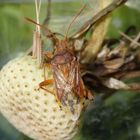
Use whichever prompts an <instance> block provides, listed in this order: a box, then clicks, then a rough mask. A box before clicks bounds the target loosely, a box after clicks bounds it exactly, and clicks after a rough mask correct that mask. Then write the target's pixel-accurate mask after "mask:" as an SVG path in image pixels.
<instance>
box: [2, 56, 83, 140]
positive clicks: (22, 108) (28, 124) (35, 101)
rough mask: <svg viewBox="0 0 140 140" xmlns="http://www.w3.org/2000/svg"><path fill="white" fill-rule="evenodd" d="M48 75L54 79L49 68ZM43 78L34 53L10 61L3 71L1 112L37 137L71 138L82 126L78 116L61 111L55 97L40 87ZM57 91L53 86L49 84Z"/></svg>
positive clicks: (28, 133)
mask: <svg viewBox="0 0 140 140" xmlns="http://www.w3.org/2000/svg"><path fill="white" fill-rule="evenodd" d="M46 77H47V78H48V79H51V78H52V73H51V69H50V68H49V67H47V68H46ZM43 80H44V72H43V69H39V68H38V66H37V65H36V60H35V59H33V58H32V57H31V56H22V57H18V58H16V59H13V60H11V61H10V62H9V63H8V64H6V65H5V66H4V67H3V68H2V70H1V72H0V111H1V113H2V114H3V115H4V116H5V117H6V118H7V120H8V121H9V122H10V123H11V124H13V125H14V126H15V127H16V128H17V129H18V130H19V131H21V132H23V133H24V134H26V135H28V136H29V137H31V138H33V139H36V140H71V139H72V138H73V136H74V135H75V134H76V133H77V131H78V129H79V125H78V122H79V116H80V113H81V110H82V105H79V109H78V110H79V116H77V118H75V119H73V118H74V116H72V114H70V113H68V112H65V111H64V110H61V109H60V107H59V105H58V103H57V101H56V97H55V96H54V95H52V94H50V93H47V92H46V91H44V90H42V89H38V85H39V83H40V82H42V81H43ZM49 89H50V90H54V85H50V86H49Z"/></svg>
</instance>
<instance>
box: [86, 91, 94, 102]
mask: <svg viewBox="0 0 140 140" xmlns="http://www.w3.org/2000/svg"><path fill="white" fill-rule="evenodd" d="M84 96H85V97H86V98H87V99H89V100H93V95H92V94H91V92H90V91H89V90H88V89H86V90H85V94H84Z"/></svg>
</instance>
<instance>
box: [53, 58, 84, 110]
mask: <svg viewBox="0 0 140 140" xmlns="http://www.w3.org/2000/svg"><path fill="white" fill-rule="evenodd" d="M53 75H54V80H55V86H56V92H57V98H58V100H59V101H60V102H61V103H62V105H64V106H70V107H71V108H74V107H73V106H74V104H77V103H78V100H79V98H80V97H83V95H84V94H83V89H84V88H83V84H82V80H81V78H80V73H79V65H78V62H77V61H72V62H70V63H66V64H63V65H55V64H54V65H53Z"/></svg>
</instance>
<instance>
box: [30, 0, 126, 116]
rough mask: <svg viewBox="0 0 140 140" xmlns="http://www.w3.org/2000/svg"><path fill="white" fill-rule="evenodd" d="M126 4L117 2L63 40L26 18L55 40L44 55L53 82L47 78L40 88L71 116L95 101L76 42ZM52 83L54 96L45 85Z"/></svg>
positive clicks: (118, 0)
mask: <svg viewBox="0 0 140 140" xmlns="http://www.w3.org/2000/svg"><path fill="white" fill-rule="evenodd" d="M124 2H126V0H116V1H114V2H113V3H111V4H110V5H109V6H108V7H106V8H105V9H103V10H102V11H100V12H99V13H97V14H96V15H95V16H94V17H92V18H91V19H90V20H88V21H87V22H86V23H85V24H84V25H83V26H82V27H81V28H80V29H79V30H78V31H77V32H76V33H75V34H74V35H73V36H71V37H69V38H68V37H67V34H66V36H65V37H64V38H63V39H62V40H60V39H59V38H57V36H56V34H55V33H52V32H51V31H50V30H49V29H48V28H46V27H44V26H43V25H40V24H39V23H36V22H35V21H33V20H31V19H28V18H27V20H28V21H30V22H33V23H34V24H36V25H38V26H40V27H42V28H45V31H46V33H45V35H46V37H47V38H49V39H50V40H51V41H52V43H53V48H54V51H53V53H52V54H51V57H50V56H48V55H47V54H45V57H50V65H51V68H52V73H53V79H45V80H44V81H42V82H41V83H40V84H39V87H40V88H42V89H44V90H46V91H47V92H49V93H51V94H54V95H55V96H56V99H57V101H58V103H59V104H60V106H62V107H64V108H68V109H69V110H70V112H72V114H75V112H76V110H77V104H79V103H80V102H81V101H82V100H83V99H84V98H87V99H89V100H92V99H93V95H92V94H91V93H90V92H89V91H88V90H87V89H86V88H85V86H84V84H83V81H82V77H81V74H80V63H79V60H78V58H77V56H76V54H75V51H74V43H75V41H76V40H77V39H79V38H81V37H82V36H84V34H85V33H86V32H87V31H88V30H89V29H90V28H91V27H92V26H93V25H94V24H95V23H96V22H97V21H99V20H100V19H101V18H103V17H104V16H106V15H107V14H108V13H110V12H111V11H112V10H113V9H115V8H116V7H118V6H120V5H121V4H122V3H124ZM82 9H84V8H82ZM82 9H81V10H80V12H81V11H82ZM80 12H79V13H80ZM79 13H78V14H79ZM70 26H71V24H70ZM70 26H69V28H70ZM69 28H68V30H69ZM68 30H67V32H68ZM49 84H54V85H55V89H56V93H53V92H52V91H49V90H48V89H47V88H46V86H47V85H49Z"/></svg>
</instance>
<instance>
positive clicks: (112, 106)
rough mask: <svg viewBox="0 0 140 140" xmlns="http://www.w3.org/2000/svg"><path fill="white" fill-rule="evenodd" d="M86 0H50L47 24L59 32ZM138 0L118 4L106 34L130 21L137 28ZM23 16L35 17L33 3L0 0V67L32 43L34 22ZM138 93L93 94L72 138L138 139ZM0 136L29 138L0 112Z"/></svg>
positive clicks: (43, 10)
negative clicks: (104, 95) (31, 22)
mask: <svg viewBox="0 0 140 140" xmlns="http://www.w3.org/2000/svg"><path fill="white" fill-rule="evenodd" d="M90 1H91V0H89V1H88V0H75V1H72V0H70V1H66V0H63V1H62V0H61V1H60V0H56V1H55V2H53V3H52V8H51V13H52V16H51V21H50V22H52V24H51V26H50V28H51V29H52V30H54V31H58V32H59V31H60V32H61V30H62V27H64V26H66V27H67V25H68V23H69V21H70V19H71V18H72V16H73V15H74V14H75V13H76V11H78V9H79V8H80V7H81V5H83V3H85V2H90ZM138 1H140V0H138ZM138 1H137V0H136V1H132V2H133V3H131V4H130V3H128V5H132V4H133V5H132V6H130V7H127V6H122V7H121V8H118V9H117V10H115V12H113V19H112V21H111V24H110V26H109V31H108V34H107V37H116V38H117V37H119V34H118V30H122V31H125V30H126V29H127V28H128V27H129V26H130V25H134V26H135V27H136V28H137V30H139V31H140V11H139V6H140V2H138ZM137 2H138V3H137ZM96 3H98V0H95V7H93V8H95V9H93V10H96V6H97V5H96ZM132 7H133V8H132ZM46 8H47V5H46V3H43V5H42V7H41V16H40V19H41V22H43V20H44V17H45V16H46ZM24 17H30V18H32V19H35V7H34V4H33V3H32V2H30V1H27V2H25V1H20V0H19V1H12V0H11V1H10V0H9V1H5V0H3V1H2V0H0V68H1V67H2V66H3V65H4V64H6V62H8V60H10V59H12V58H14V57H16V56H18V55H20V54H21V53H22V52H24V51H26V50H27V49H28V48H30V47H31V45H32V33H33V30H34V25H32V24H30V23H28V22H26V21H25V19H24ZM76 26H77V25H75V28H76ZM72 28H73V29H74V27H72ZM139 93H140V92H139ZM139 93H132V92H130V91H126V92H122V91H118V92H116V93H115V94H114V95H112V96H111V97H109V98H107V99H106V100H104V101H102V100H101V98H100V96H98V95H97V96H96V97H95V101H94V103H93V104H92V105H91V107H90V108H89V109H88V110H87V112H86V113H85V115H84V120H83V127H82V129H81V131H80V134H79V135H78V136H77V137H76V138H75V139H74V140H140V94H139ZM0 140H29V138H28V137H26V136H24V135H23V134H22V133H20V132H18V131H17V130H16V129H15V128H13V127H12V126H11V125H10V124H9V123H8V122H7V121H6V120H5V118H4V117H3V116H2V115H0Z"/></svg>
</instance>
